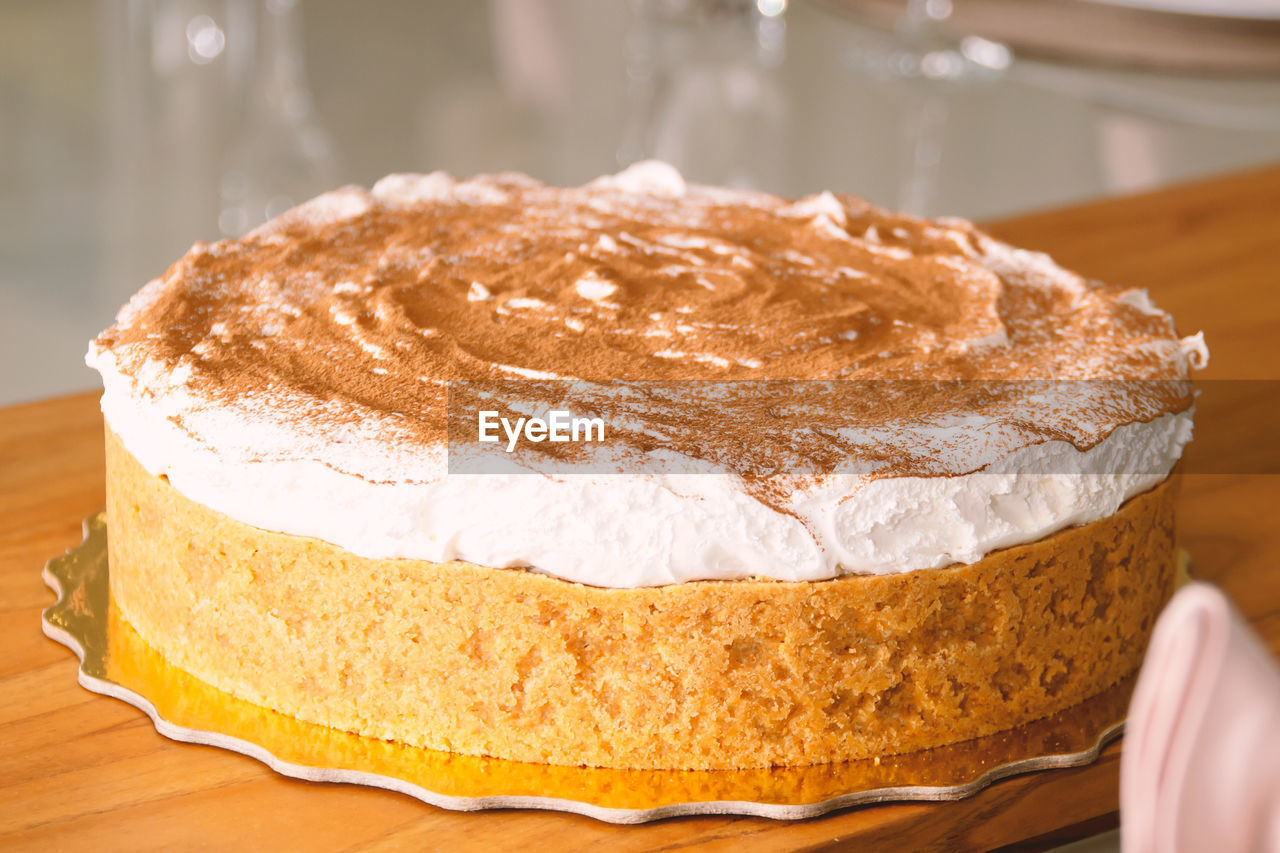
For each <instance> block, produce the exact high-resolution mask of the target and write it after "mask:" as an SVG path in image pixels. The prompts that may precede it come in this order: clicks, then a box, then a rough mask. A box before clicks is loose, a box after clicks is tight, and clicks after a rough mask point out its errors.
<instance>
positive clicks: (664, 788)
mask: <svg viewBox="0 0 1280 853" xmlns="http://www.w3.org/2000/svg"><path fill="white" fill-rule="evenodd" d="M84 532H85V535H84V541H83V542H82V543H81V544H80V545H79V546H77V547H76V548H74V549H72V550H71V551H69V552H68V553H67V554H65V555H64V556H61V557H57V558H55V559H53V560H50V561H49V563H48V565H47V566H45V569H44V574H43V577H44V580H45V583H47V584H48V585H49V586H50V587H51V588H52V589H53V591H54V592H55V593H56V594H57V595H58V601H57V603H56V604H54V605H53V606H51V607H49V608H48V609H46V610H45V611H44V614H43V619H42V622H43V627H44V632H45V634H46V635H48V636H49V637H50V638H52V639H54V640H56V641H57V642H59V643H62V644H63V645H65V646H67V647H68V648H69V649H71V650H72V651H73V652H75V653H76V655H77V656H78V657H79V658H80V669H79V676H78V677H79V682H80V684H81V685H82V686H84V687H85V688H87V689H88V690H91V691H93V692H95V693H102V694H104V695H107V696H113V697H115V698H117V699H121V700H123V701H125V702H128V703H129V704H130V705H133V706H135V707H137V708H139V709H141V710H142V711H144V712H145V713H146V714H147V716H149V717H150V718H151V720H152V722H153V723H154V724H155V727H156V731H158V732H159V733H160V734H162V735H164V736H165V737H168V738H172V739H173V740H177V741H184V742H187V743H199V744H206V745H209V746H216V747H220V748H222V749H228V750H231V751H233V752H238V753H241V754H243V755H247V756H250V757H251V758H255V759H257V760H259V761H261V762H262V763H264V764H266V765H267V766H269V767H270V768H272V769H273V770H275V771H276V772H278V773H281V774H284V775H286V776H292V777H294V778H298V779H307V780H310V781H314V782H346V783H351V784H356V785H369V786H373V787H378V788H387V789H389V790H393V791H399V792H401V793H404V794H408V795H409V796H411V797H416V798H417V799H419V800H422V801H423V802H426V803H430V804H431V805H434V806H439V807H440V808H445V809H455V810H459V811H474V810H479V809H494V808H508V809H509V808H515V809H551V810H556V811H566V812H575V813H577V814H581V815H586V816H587V817H592V818H596V819H597V820H602V821H607V822H609V823H644V822H646V821H651V820H657V819H659V818H665V817H674V816H678V815H697V814H731V815H755V816H759V817H767V818H774V819H779V820H797V819H802V818H810V817H815V816H817V815H821V814H825V813H827V812H829V811H832V810H834V809H841V808H847V807H849V806H855V805H861V804H865V803H882V802H891V801H905V800H958V799H961V798H964V797H968V796H971V795H972V794H975V793H977V792H978V791H981V790H982V789H983V788H985V787H987V786H988V785H990V784H991V783H992V782H995V781H997V780H1000V779H1003V778H1006V777H1008V776H1012V775H1014V774H1018V773H1027V772H1030V771H1035V770H1045V769H1050V768H1056V767H1075V766H1079V765H1081V764H1088V763H1089V762H1091V761H1093V760H1094V759H1096V758H1097V757H1098V754H1099V753H1100V752H1101V750H1102V748H1103V747H1104V746H1106V745H1107V744H1108V743H1109V742H1111V741H1112V740H1114V739H1115V738H1116V737H1118V736H1119V735H1120V733H1121V731H1122V730H1123V728H1124V715H1125V711H1126V709H1127V707H1128V702H1129V696H1130V694H1131V693H1132V690H1133V679H1132V678H1130V679H1126V680H1125V681H1124V682H1122V683H1120V684H1118V685H1116V686H1115V687H1113V688H1111V689H1110V690H1107V691H1106V692H1105V693H1103V694H1101V695H1099V696H1097V697H1095V698H1093V699H1090V700H1088V701H1087V702H1084V703H1081V704H1079V705H1076V706H1075V707H1072V708H1069V709H1067V710H1066V711H1063V712H1061V713H1059V714H1056V715H1055V716H1053V717H1049V718H1047V719H1044V720H1040V721H1037V722H1034V723H1031V724H1028V725H1025V726H1021V727H1019V728H1016V729H1011V730H1009V731H1005V732H999V733H997V734H994V735H991V736H988V737H984V738H979V739H976V740H971V741H966V742H963V743H958V744H953V745H950V746H945V747H939V748H936V749H930V750H924V751H920V752H914V753H908V754H906V755H894V756H885V757H882V758H876V759H867V760H863V761H852V762H843V763H839V764H820V765H814V766H809V767H774V768H757V769H748V770H611V769H604V768H595V767H560V766H554V765H544V764H526V763H523V762H517V761H506V760H503V759H497V758H483V757H476V756H469V755H456V754H453V753H448V752H439V751H436V750H430V749H422V748H420V747H413V746H406V745H404V744H398V743H391V742H388V741H383V740H378V739H376V738H369V737H362V736H360V735H355V734H351V733H348V732H343V731H338V730H336V729H331V728H328V727H326V726H322V725H318V724H314V723H306V722H302V721H300V720H297V719H294V718H293V717H289V716H286V715H284V714H280V713H277V712H275V711H272V710H269V709H267V708H263V707H260V706H258V705H254V704H252V703H250V702H247V701H244V700H242V699H238V698H236V697H234V696H232V695H230V694H228V693H224V692H222V691H220V690H218V689H216V688H214V687H211V686H209V685H208V684H205V683H204V682H202V681H200V680H199V679H197V678H195V677H194V676H192V675H190V674H188V673H186V672H184V671H182V670H180V669H178V668H177V667H175V666H172V665H170V664H169V663H167V662H166V661H165V660H164V658H163V657H161V656H160V654H159V653H158V652H156V651H155V650H154V649H152V648H151V647H150V646H148V645H147V644H146V643H145V642H143V640H142V639H141V638H140V637H139V636H138V634H137V633H136V632H135V631H134V630H133V628H132V627H130V625H129V624H128V623H127V622H125V621H124V619H122V618H121V616H120V614H119V612H118V611H117V610H116V608H115V606H114V605H113V604H112V602H111V595H110V589H109V584H108V571H109V570H108V565H107V549H106V544H107V530H106V520H105V516H104V514H103V513H98V514H97V515H94V516H91V517H90V518H88V519H86V521H85V523H84Z"/></svg>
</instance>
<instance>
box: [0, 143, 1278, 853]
mask: <svg viewBox="0 0 1280 853" xmlns="http://www.w3.org/2000/svg"><path fill="white" fill-rule="evenodd" d="M990 227H991V230H992V231H993V232H994V233H996V234H997V235H999V236H1001V237H1003V238H1006V239H1008V240H1010V241H1011V242H1014V243H1017V244H1019V245H1023V246H1028V247H1032V248H1036V249H1042V250H1045V251H1049V252H1051V253H1052V254H1054V255H1055V257H1057V258H1058V259H1059V260H1060V261H1061V262H1062V263H1063V264H1064V265H1066V266H1068V267H1071V268H1074V269H1077V270H1079V271H1081V272H1083V273H1085V274H1087V275H1090V276H1095V277H1097V278H1101V279H1105V280H1107V281H1112V282H1116V283H1123V284H1126V285H1134V286H1141V287H1146V288H1148V289H1149V290H1150V291H1151V293H1152V295H1153V297H1154V298H1155V300H1156V302H1157V303H1158V304H1160V305H1161V306H1162V307H1164V308H1166V309H1168V310H1170V311H1171V312H1172V313H1173V314H1174V316H1175V317H1177V318H1178V322H1179V324H1180V329H1181V331H1182V332H1183V333H1188V332H1194V331H1196V330H1198V329H1203V330H1204V332H1205V336H1206V338H1207V339H1208V341H1209V343H1210V346H1211V348H1212V350H1213V359H1212V362H1211V364H1210V367H1209V369H1208V370H1207V371H1206V372H1205V373H1204V374H1203V376H1204V377H1205V378H1207V379H1231V378H1247V379H1255V380H1262V379H1271V380H1280V167H1272V168H1268V169H1263V170H1259V171H1254V172H1249V173H1246V174H1239V175H1233V176H1228V177H1224V178H1219V179H1214V180H1209V181H1204V182H1200V183H1196V184H1192V185H1187V186H1182V187H1175V188H1172V189H1168V190H1163V191H1160V192H1156V193H1152V194H1149V195H1144V196H1138V197H1133V198H1126V199H1118V200H1111V201H1104V202H1099V203H1097V204H1090V205H1084V206H1081V207H1075V208H1071V209H1067V210H1059V211H1052V212H1048V213H1044V214H1040V215H1035V216H1026V217H1021V218H1019V219H1015V220H1011V221H1007V222H999V223H994V224H993V225H991V226H990ZM1242 387H1243V386H1242ZM1247 387H1249V388H1252V389H1253V393H1255V394H1256V393H1257V391H1258V389H1259V388H1262V389H1264V390H1265V387H1266V386H1263V385H1260V384H1253V385H1251V386H1247ZM1277 387H1280V386H1277ZM1230 405H1236V404H1230ZM1239 405H1240V406H1241V407H1243V406H1244V404H1243V403H1241V404H1239ZM1241 412H1243V408H1241ZM1237 420H1241V421H1243V420H1244V419H1243V418H1241V419H1237ZM1207 429H1208V428H1207V427H1205V428H1204V429H1202V440H1203V441H1205V442H1206V446H1211V444H1212V442H1213V441H1214V438H1213V436H1212V435H1207V434H1203V433H1204V431H1205V430H1207ZM1255 433H1256V430H1255ZM1264 437H1267V436H1264ZM1255 438H1256V435H1255ZM1269 438H1270V440H1271V441H1274V439H1275V436H1274V435H1271V436H1269ZM1239 441H1242V442H1246V443H1247V442H1248V441H1249V435H1248V431H1247V430H1246V435H1245V437H1244V438H1243V439H1239ZM1221 443H1222V442H1219V444H1221ZM101 444H102V421H101V417H100V416H99V414H98V410H97V404H96V395H92V394H84V395H78V396H72V397H64V398H60V399H56V400H49V401H45V402H39V403H33V404H29V405H24V406H16V407H11V408H7V409H0V608H3V619H2V620H0V650H2V651H3V653H2V654H0V848H3V849H6V850H10V849H17V850H24V849H30V850H41V851H45V850H48V849H50V848H51V847H52V848H53V849H63V848H69V849H93V850H116V849H119V850H137V849H156V848H164V849H175V848H182V849H187V848H192V847H201V848H213V849H244V848H277V847H283V848H285V849H290V850H334V849H341V850H374V849H401V848H406V847H407V848H414V849H419V848H427V849H437V848H438V849H446V850H449V851H450V853H460V851H463V850H469V849H493V848H499V849H503V848H525V849H528V850H570V849H574V850H576V849H583V848H589V847H590V848H599V849H608V850H611V851H615V850H616V851H630V850H675V849H684V848H694V847H696V848H697V849H699V850H703V849H709V850H719V849H725V850H737V849H740V848H741V847H743V846H744V845H749V847H750V849H752V850H835V849H857V850H860V851H871V850H894V851H897V850H920V851H925V850H967V849H990V848H995V847H1000V846H1003V845H1010V844H1015V843H1019V846H1018V847H1017V849H1019V850H1029V849H1043V848H1044V847H1045V846H1046V845H1047V844H1051V843H1061V842H1062V841H1063V840H1066V839H1068V838H1070V837H1073V836H1078V835H1080V834H1082V833H1085V832H1089V831H1097V830H1098V828H1100V827H1101V828H1105V827H1106V826H1107V825H1108V824H1114V821H1115V812H1116V809H1117V807H1118V803H1117V788H1118V776H1117V771H1118V767H1119V761H1120V755H1121V750H1122V749H1123V741H1121V742H1120V743H1118V744H1113V745H1112V746H1110V747H1109V748H1108V749H1107V750H1106V751H1105V753H1104V754H1103V756H1102V758H1101V759H1100V760H1099V761H1098V762H1096V763H1095V764H1093V765H1091V766H1089V767H1084V768H1078V769H1073V770H1054V771H1046V772H1042V773H1036V774H1031V775H1027V776H1021V777H1017V778H1014V779H1009V780H1006V781H1003V782H999V783H996V784H995V785H993V786H991V787H990V788H988V789H987V790H985V791H983V792H982V793H980V794H978V795H977V796H974V797H972V798H970V799H967V800H963V801H960V802H955V803H937V804H903V805H881V806H870V807H862V808H856V809H851V810H848V811H844V812H841V813H837V814H834V815H829V816H827V817H823V818H817V819H813V820H809V821H803V822H799V823H780V822H772V821H768V820H763V819H758V818H735V817H699V818H680V819H674V820H668V821H661V822H658V823H654V824H647V825H643V826H636V827H621V826H612V825H608V824H603V823H598V822H596V821H593V820H591V819H589V818H584V817H579V816H576V815H565V814H556V813H544V812H532V811H494V812H478V813H472V814H461V813H454V812H447V811H442V810H439V809H435V808H432V807H430V806H426V805H424V804H422V803H419V802H417V801H416V800H412V799H409V798H408V797H405V796H401V795H398V794H394V793H389V792H385V791H378V790H373V789H367V788H359V787H355V786H345V785H324V784H318V783H308V782H300V781H295V780H292V779H286V778H284V777H281V776H277V775H276V774H274V773H273V772H271V771H270V770H268V769H267V768H266V767H264V766H263V765H261V764H259V763H258V762H256V761H254V760H252V759H250V758H246V757H243V756H240V755H235V754H232V753H229V752H224V751H222V750H218V749H213V748H209V747H201V746H190V745H185V744H179V743H175V742H173V741H169V740H166V739H164V738H162V737H160V736H159V735H158V734H156V732H155V731H154V729H153V728H152V726H151V723H150V721H149V720H147V719H146V717H144V716H143V715H142V713H140V712H139V711H137V710H136V709H134V708H132V707H130V706H128V705H125V704H123V703H121V702H117V701H114V700H112V699H108V698H105V697H102V696H97V695H94V694H91V693H89V692H87V691H85V690H83V689H81V688H80V687H79V686H78V685H77V684H76V678H75V671H76V665H75V661H74V659H73V657H72V655H71V654H70V653H69V652H68V651H67V650H66V649H65V648H63V647H62V646H60V645H57V644H56V643H54V642H52V641H51V640H48V639H46V638H45V637H44V636H43V635H42V634H41V632H40V610H41V609H42V608H44V607H46V606H47V605H49V604H50V603H52V600H53V596H52V594H51V593H50V592H49V590H48V589H46V588H45V586H44V585H43V583H42V582H41V580H40V570H41V567H42V566H43V565H44V562H45V561H46V560H47V559H48V558H49V557H51V556H53V555H55V554H58V553H61V552H62V551H63V550H64V549H66V548H68V547H70V546H72V545H75V544H76V543H77V542H78V541H79V538H80V521H81V519H83V518H84V517H85V516H87V515H89V514H90V513H92V512H94V511H96V510H98V509H100V508H101V507H102V504H103V468H102V449H101ZM1246 456H1247V454H1246ZM1251 464H1252V463H1250V462H1249V461H1248V460H1247V459H1246V460H1245V461H1244V462H1237V463H1233V464H1231V465H1224V466H1221V471H1220V472H1218V473H1196V474H1189V475H1188V476H1187V477H1186V478H1185V484H1184V489H1183V494H1182V498H1181V508H1180V512H1181V516H1180V518H1181V525H1182V538H1183V544H1184V545H1185V546H1186V547H1187V548H1188V549H1190V551H1191V553H1192V558H1193V572H1194V573H1195V575H1196V576H1198V577H1201V578H1204V579H1207V580H1210V581H1213V582H1215V583H1217V584H1219V585H1221V586H1222V587H1223V588H1224V589H1225V590H1226V592H1227V593H1228V594H1229V595H1230V596H1231V598H1232V599H1233V600H1234V601H1235V602H1236V604H1237V605H1238V606H1239V607H1240V609H1241V610H1242V611H1243V612H1244V613H1245V615H1246V616H1248V618H1249V619H1250V620H1251V621H1252V622H1253V624H1254V625H1255V627H1256V628H1257V629H1258V631H1259V632H1260V633H1261V634H1262V635H1263V637H1264V638H1265V639H1266V640H1267V642H1269V643H1270V644H1271V646H1272V648H1274V649H1278V650H1280V535H1277V532H1276V530H1277V529H1280V525H1277V524H1276V522H1275V515H1276V509H1277V507H1280V477H1277V476H1274V475H1271V474H1262V473H1256V471H1254V469H1253V468H1251V467H1250V466H1251ZM1199 468H1200V469H1201V470H1209V471H1219V469H1218V468H1214V466H1213V465H1212V464H1209V463H1205V464H1201V465H1200V466H1199ZM1228 471H1229V473H1228ZM1046 834H1048V836H1049V839H1054V840H1047V839H1046V838H1045V836H1046ZM1036 838H1039V840H1038V841H1033V842H1032V843H1029V844H1020V842H1026V841H1027V840H1028V839H1036Z"/></svg>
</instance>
